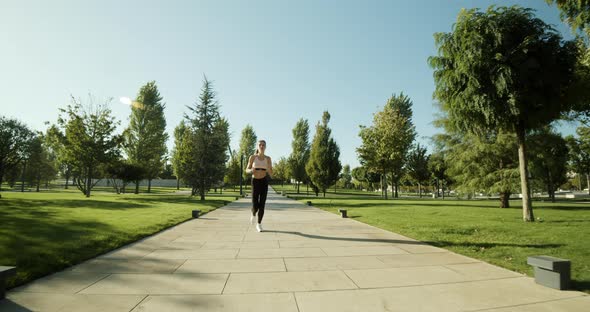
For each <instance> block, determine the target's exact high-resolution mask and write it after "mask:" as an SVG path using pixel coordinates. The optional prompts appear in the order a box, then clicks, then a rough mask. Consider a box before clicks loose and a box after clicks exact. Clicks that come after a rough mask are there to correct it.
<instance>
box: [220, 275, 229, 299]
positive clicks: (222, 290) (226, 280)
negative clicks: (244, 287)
mask: <svg viewBox="0 0 590 312" xmlns="http://www.w3.org/2000/svg"><path fill="white" fill-rule="evenodd" d="M230 276H231V272H230V273H229V274H228V275H227V279H225V284H223V289H221V293H220V295H223V292H224V291H225V286H227V282H228V281H229V278H230Z"/></svg>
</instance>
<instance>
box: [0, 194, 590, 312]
mask: <svg viewBox="0 0 590 312" xmlns="http://www.w3.org/2000/svg"><path fill="white" fill-rule="evenodd" d="M249 207H250V202H249V200H248V199H241V200H239V201H237V202H234V203H231V204H229V205H227V206H225V207H222V208H219V209H217V210H215V211H212V212H210V213H208V214H206V215H204V216H203V217H202V218H199V219H194V220H192V221H189V222H185V223H183V224H180V225H178V226H176V227H174V228H171V229H169V230H166V231H164V232H162V233H160V234H157V235H154V236H152V237H149V238H147V239H144V240H142V241H140V242H137V243H134V244H131V245H129V246H126V247H124V248H121V249H118V250H115V251H113V252H111V253H109V254H106V255H103V256H101V257H98V258H95V259H93V260H90V261H87V262H85V263H82V264H80V265H78V266H75V267H72V268H70V269H68V270H66V271H63V272H60V273H56V274H53V275H51V276H48V277H46V278H42V279H39V280H37V281H34V282H32V283H30V284H27V285H25V286H23V287H19V288H17V289H13V290H12V291H10V292H8V294H7V299H6V300H3V301H2V302H1V303H0V311H112V312H115V311H232V312H233V311H256V312H259V311H272V312H279V311H290V312H297V311H301V312H316V311H317V312H320V311H321V312H329V311H363V312H364V311H498V312H500V311H502V312H507V311H547V312H549V311H551V312H555V311H590V296H588V295H585V294H584V293H581V292H575V291H557V290H553V289H549V288H545V287H542V286H539V285H537V284H535V282H534V280H533V279H531V278H529V277H526V276H523V275H521V274H517V273H514V272H512V271H508V270H505V269H501V268H499V267H496V266H493V265H489V264H487V263H484V262H481V261H478V260H474V259H471V258H468V257H464V256H460V255H457V254H455V253H452V252H449V251H447V250H444V249H440V248H435V247H432V246H429V245H426V244H423V243H420V242H418V241H415V240H412V239H409V238H407V237H404V236H401V235H398V234H395V233H391V232H387V231H383V230H380V229H377V228H374V227H372V226H369V225H366V224H363V223H360V222H357V221H354V220H352V219H342V218H340V217H339V216H336V215H334V214H331V213H328V212H324V211H322V210H320V209H317V208H313V207H307V206H304V205H302V204H300V203H298V202H296V201H294V200H290V199H286V198H284V197H281V196H278V195H276V194H275V193H274V192H272V191H269V198H268V202H267V209H266V216H265V218H264V222H263V225H264V230H265V231H264V232H262V233H258V232H256V230H255V227H254V226H253V225H250V224H249V215H250V214H249V209H250V208H249Z"/></svg>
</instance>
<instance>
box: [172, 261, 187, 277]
mask: <svg viewBox="0 0 590 312" xmlns="http://www.w3.org/2000/svg"><path fill="white" fill-rule="evenodd" d="M187 262H188V259H185V260H184V262H183V263H181V264H180V265H178V266H177V267H176V269H174V270H173V271H172V273H171V274H175V273H176V271H178V269H180V267H181V266H183V265H185V264H186V263H187Z"/></svg>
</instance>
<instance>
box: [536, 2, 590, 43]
mask: <svg viewBox="0 0 590 312" xmlns="http://www.w3.org/2000/svg"><path fill="white" fill-rule="evenodd" d="M545 1H546V2H547V3H549V4H556V5H557V8H558V9H559V11H561V12H560V14H559V16H560V17H561V20H563V21H564V22H566V23H568V24H569V25H570V27H571V28H572V30H574V31H577V30H580V31H582V32H583V33H584V34H585V35H586V36H587V37H590V1H588V0H545Z"/></svg>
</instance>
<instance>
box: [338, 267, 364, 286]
mask: <svg viewBox="0 0 590 312" xmlns="http://www.w3.org/2000/svg"><path fill="white" fill-rule="evenodd" d="M340 271H342V273H344V275H346V277H348V279H349V280H350V281H351V282H352V283H353V284H354V286H356V288H357V289H362V288H361V287H359V285H357V284H356V283H355V282H354V280H353V279H352V278H351V277H350V276H348V274H346V271H344V270H340Z"/></svg>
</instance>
